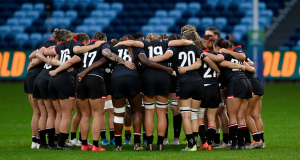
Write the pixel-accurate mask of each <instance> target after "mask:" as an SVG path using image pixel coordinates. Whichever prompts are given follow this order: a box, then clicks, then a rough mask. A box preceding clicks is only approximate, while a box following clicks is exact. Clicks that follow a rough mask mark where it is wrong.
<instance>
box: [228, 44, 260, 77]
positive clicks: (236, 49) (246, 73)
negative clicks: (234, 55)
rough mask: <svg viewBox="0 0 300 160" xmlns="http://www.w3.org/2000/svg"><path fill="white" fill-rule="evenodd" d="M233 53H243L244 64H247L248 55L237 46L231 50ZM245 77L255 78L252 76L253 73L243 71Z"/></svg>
mask: <svg viewBox="0 0 300 160" xmlns="http://www.w3.org/2000/svg"><path fill="white" fill-rule="evenodd" d="M233 51H234V52H238V53H244V54H245V55H246V60H245V61H246V62H248V58H249V55H248V53H247V52H246V51H245V50H244V49H243V48H242V47H241V46H237V47H235V48H234V49H233ZM245 75H246V76H247V78H248V79H250V78H252V77H255V76H254V73H251V72H249V71H245Z"/></svg>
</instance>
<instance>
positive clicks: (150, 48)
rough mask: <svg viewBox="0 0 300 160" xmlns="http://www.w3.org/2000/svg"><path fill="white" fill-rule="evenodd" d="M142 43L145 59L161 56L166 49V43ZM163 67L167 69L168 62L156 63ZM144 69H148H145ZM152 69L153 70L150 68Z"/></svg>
mask: <svg viewBox="0 0 300 160" xmlns="http://www.w3.org/2000/svg"><path fill="white" fill-rule="evenodd" d="M142 42H143V43H144V51H145V54H146V57H147V58H152V57H155V56H159V55H163V54H164V53H165V52H166V51H167V49H168V41H165V40H162V41H158V40H153V41H150V42H149V41H146V40H145V41H142ZM157 63H158V64H161V65H163V66H166V67H168V60H165V61H161V62H157ZM145 69H150V68H149V67H145ZM152 69H153V68H152Z"/></svg>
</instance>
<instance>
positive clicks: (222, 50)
mask: <svg viewBox="0 0 300 160" xmlns="http://www.w3.org/2000/svg"><path fill="white" fill-rule="evenodd" d="M226 51H227V49H225V48H221V49H220V50H219V52H222V53H226Z"/></svg>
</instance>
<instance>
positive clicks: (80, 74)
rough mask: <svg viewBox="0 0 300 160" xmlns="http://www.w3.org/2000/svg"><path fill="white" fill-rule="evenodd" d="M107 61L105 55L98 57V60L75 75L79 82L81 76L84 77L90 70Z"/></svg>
mask: <svg viewBox="0 0 300 160" xmlns="http://www.w3.org/2000/svg"><path fill="white" fill-rule="evenodd" d="M106 62H107V58H106V57H102V58H101V59H99V60H98V61H96V62H94V63H93V64H92V65H91V66H89V67H88V68H86V69H85V70H84V71H82V72H80V73H79V74H78V75H77V79H78V81H79V82H80V81H81V80H82V78H83V77H85V75H86V74H87V73H89V72H90V71H91V70H94V69H96V68H98V67H100V66H102V65H103V64H105V63H106Z"/></svg>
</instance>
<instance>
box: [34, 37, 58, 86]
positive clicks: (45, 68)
mask: <svg viewBox="0 0 300 160" xmlns="http://www.w3.org/2000/svg"><path fill="white" fill-rule="evenodd" d="M56 44H57V42H56V41H55V39H54V38H51V39H50V40H48V41H46V42H45V43H44V44H43V45H42V46H43V47H44V48H48V47H51V46H56ZM43 47H42V48H43ZM46 57H47V58H54V57H53V56H46ZM53 69H54V67H52V65H50V64H48V63H44V64H43V70H42V71H41V73H40V74H39V76H38V77H37V78H42V79H45V80H49V78H50V75H49V71H51V70H53Z"/></svg>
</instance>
